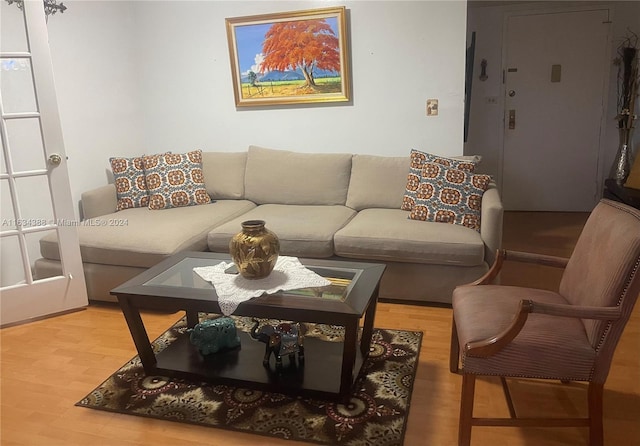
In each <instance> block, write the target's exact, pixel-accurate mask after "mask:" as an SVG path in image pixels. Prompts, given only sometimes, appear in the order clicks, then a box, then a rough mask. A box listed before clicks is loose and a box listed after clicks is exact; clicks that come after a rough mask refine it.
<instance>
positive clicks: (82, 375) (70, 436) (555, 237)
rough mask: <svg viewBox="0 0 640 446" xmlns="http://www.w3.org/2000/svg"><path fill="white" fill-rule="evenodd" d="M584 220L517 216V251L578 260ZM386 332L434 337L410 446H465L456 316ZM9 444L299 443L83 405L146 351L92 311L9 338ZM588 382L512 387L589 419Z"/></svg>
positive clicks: (613, 401) (0, 425) (639, 378)
mask: <svg viewBox="0 0 640 446" xmlns="http://www.w3.org/2000/svg"><path fill="white" fill-rule="evenodd" d="M584 219H585V215H584V214H547V213H507V214H506V215H505V231H504V245H505V247H506V248H509V249H518V250H528V251H535V252H541V253H547V254H554V255H565V256H566V255H569V254H570V253H571V250H572V247H573V244H574V243H575V240H576V238H577V236H578V234H579V232H580V230H581V227H582V224H583V223H584ZM559 277H560V276H559V274H558V273H556V272H555V271H553V270H552V269H551V268H548V267H535V266H518V267H512V266H511V265H508V266H507V267H506V270H505V273H504V276H503V280H504V281H505V282H508V283H510V284H517V285H532V284H533V285H535V284H541V285H542V286H543V287H545V288H553V287H554V286H556V284H557V281H558V280H559ZM180 316H181V315H180V314H177V313H176V314H157V313H156V314H153V313H147V314H145V315H144V320H145V324H146V325H147V327H148V331H149V335H150V336H151V337H155V336H157V335H159V334H161V333H162V332H163V331H164V330H165V329H166V328H167V327H168V326H169V325H171V324H172V323H173V322H174V321H176V320H177V319H178V318H179V317H180ZM375 325H376V326H377V327H382V328H399V329H408V330H421V331H423V332H424V340H423V344H422V349H421V353H420V364H419V367H418V372H417V376H416V381H415V386H414V390H413V396H412V400H411V409H410V413H409V420H408V428H407V434H406V439H405V445H406V446H418V445H420V446H448V445H454V444H456V441H457V440H456V439H457V426H458V404H459V401H460V384H461V378H460V376H458V375H454V374H451V373H449V370H448V360H449V336H450V330H451V310H450V309H448V308H437V307H424V306H413V305H399V304H389V303H381V304H379V306H378V312H377V315H376V323H375ZM0 336H1V338H0V341H1V357H0V360H1V418H0V438H1V441H0V444H1V445H2V446H14V445H15V446H17V445H21V446H25V445H29V446H32V445H37V446H40V445H42V446H54V445H65V446H68V445H86V444H89V445H96V446H97V445H145V446H146V445H172V446H175V445H176V444H178V445H180V444H184V445H190V446H191V445H194V446H195V445H225V446H229V445H234V446H235V445H239V446H244V445H246V446H249V445H251V446H254V445H289V446H291V445H294V444H299V443H294V442H290V441H278V440H272V439H268V438H265V437H261V436H254V435H249V434H242V433H235V432H230V431H225V430H221V429H215V428H206V427H200V426H191V425H185V424H180V423H173V422H163V421H157V420H151V419H145V418H140V417H134V416H126V415H119V414H112V413H107V412H102V411H96V410H91V409H86V408H80V407H75V406H74V404H75V403H76V402H77V401H78V400H80V399H81V398H82V397H84V396H85V395H86V394H87V393H88V392H89V391H91V390H92V389H93V388H94V387H95V386H97V385H98V384H100V383H101V382H102V381H103V380H104V379H106V378H107V377H108V376H109V375H110V374H111V373H112V372H113V371H115V370H116V369H117V368H118V367H120V366H121V365H122V364H123V363H125V362H126V361H127V360H129V359H130V358H131V357H132V356H133V355H134V354H135V349H134V346H133V343H132V341H131V338H130V336H129V332H128V330H127V328H126V325H125V322H124V319H123V317H122V315H121V313H120V312H119V310H118V308H117V307H112V306H90V307H89V308H88V309H87V310H85V311H81V312H77V313H73V314H68V315H64V316H60V317H55V318H51V319H47V320H43V321H39V322H34V323H31V324H26V325H21V326H15V327H10V328H6V329H4V330H1V331H0ZM639 352H640V306H637V307H636V309H635V310H634V313H633V316H632V318H631V321H630V322H629V324H628V325H627V329H626V332H625V333H624V335H623V337H622V339H621V341H620V344H619V346H618V349H617V352H616V355H615V357H614V360H613V366H612V368H611V372H610V375H609V379H608V381H607V384H606V386H605V395H604V413H605V420H604V430H605V442H606V444H607V445H611V446H618V445H640V354H639ZM584 388H585V386H584V385H583V384H580V383H572V384H570V385H563V384H560V383H551V384H542V383H540V382H525V381H516V382H512V393H513V397H514V401H515V405H516V410H518V411H520V414H521V415H523V416H536V415H541V414H545V415H548V414H556V415H563V414H571V415H573V416H576V415H580V416H582V415H584V414H585V407H586V405H585V403H586V398H585V395H584ZM475 407H476V408H475V410H476V412H475V413H476V415H479V416H508V410H507V407H506V404H505V402H504V399H503V396H502V391H501V388H500V386H499V383H498V382H497V381H496V380H493V379H482V380H480V381H479V382H478V384H477V398H476V406H475ZM586 444H587V436H586V430H585V429H580V428H555V429H541V428H529V429H518V428H497V427H476V428H474V429H473V434H472V445H474V446H480V445H487V446H489V445H491V446H492V445H508V446H520V445H521V446H547V445H548V446H560V445H586Z"/></svg>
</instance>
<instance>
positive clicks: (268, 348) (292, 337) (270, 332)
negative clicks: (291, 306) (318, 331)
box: [251, 318, 305, 369]
mask: <svg viewBox="0 0 640 446" xmlns="http://www.w3.org/2000/svg"><path fill="white" fill-rule="evenodd" d="M253 322H254V325H253V327H251V337H252V338H253V339H256V340H258V341H260V342H264V343H265V353H264V359H263V360H262V365H264V366H265V367H269V360H270V359H271V354H272V353H273V355H274V356H275V357H276V369H281V368H282V357H283V356H285V355H288V356H289V363H290V364H295V360H296V353H297V354H298V362H299V364H300V365H302V364H304V345H303V340H304V331H305V330H304V325H303V324H300V323H298V322H296V323H293V322H291V323H289V322H283V323H280V324H278V325H276V326H273V325H264V326H262V327H260V329H258V326H259V325H260V320H258V319H257V318H253Z"/></svg>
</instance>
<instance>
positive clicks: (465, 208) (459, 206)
mask: <svg viewBox="0 0 640 446" xmlns="http://www.w3.org/2000/svg"><path fill="white" fill-rule="evenodd" d="M490 182H491V177H490V176H489V175H480V174H474V173H471V172H467V171H464V170H459V169H451V168H449V167H446V166H443V165H442V164H438V163H425V165H424V167H423V168H422V175H421V181H420V184H419V185H418V187H417V189H416V203H415V205H414V206H413V209H411V212H410V213H409V218H410V219H412V220H423V221H433V222H441V223H453V224H458V225H462V226H466V227H467V228H471V229H475V230H476V231H480V210H481V205H482V195H483V194H484V192H485V191H486V190H487V188H488V187H489V183H490Z"/></svg>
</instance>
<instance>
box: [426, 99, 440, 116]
mask: <svg viewBox="0 0 640 446" xmlns="http://www.w3.org/2000/svg"><path fill="white" fill-rule="evenodd" d="M427 116H438V100H437V99H427Z"/></svg>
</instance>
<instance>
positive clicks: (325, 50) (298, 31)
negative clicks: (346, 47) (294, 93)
mask: <svg viewBox="0 0 640 446" xmlns="http://www.w3.org/2000/svg"><path fill="white" fill-rule="evenodd" d="M262 53H263V55H264V60H263V61H262V63H261V64H260V71H261V72H262V73H264V72H266V71H271V70H280V71H286V70H295V69H296V68H300V69H301V70H302V75H303V76H304V78H305V80H306V81H307V82H306V85H307V86H309V87H314V86H315V85H316V83H315V80H314V74H313V71H314V69H316V68H318V69H321V70H329V71H338V72H339V71H340V50H339V40H338V38H337V37H336V35H335V33H334V32H333V30H332V29H331V27H330V26H329V25H328V24H327V22H326V21H325V20H324V19H318V20H303V21H297V22H281V23H275V24H274V25H272V26H271V28H269V31H267V33H266V35H265V39H264V43H263V44H262Z"/></svg>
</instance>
